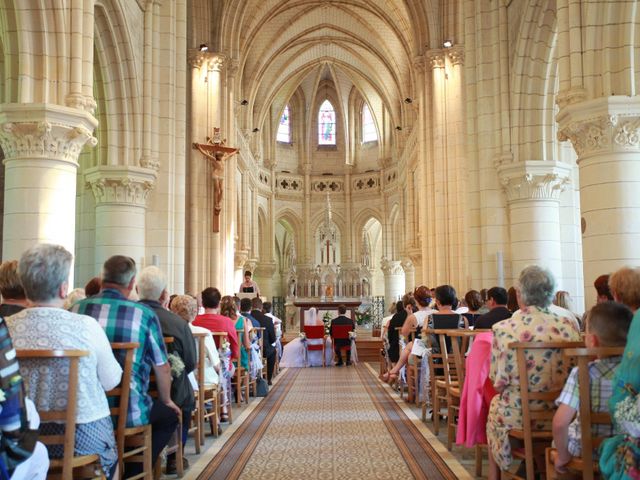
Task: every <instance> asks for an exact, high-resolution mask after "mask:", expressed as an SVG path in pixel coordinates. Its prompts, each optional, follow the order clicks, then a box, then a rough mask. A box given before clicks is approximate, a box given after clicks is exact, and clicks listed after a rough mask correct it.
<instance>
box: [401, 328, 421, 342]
mask: <svg viewBox="0 0 640 480" xmlns="http://www.w3.org/2000/svg"><path fill="white" fill-rule="evenodd" d="M425 328H426V327H425ZM396 331H397V332H398V337H400V335H402V327H396ZM416 331H417V329H415V328H412V329H411V330H409V337H408V338H407V342H410V341H411V340H413V337H415V336H416Z"/></svg>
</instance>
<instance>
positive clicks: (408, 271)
mask: <svg viewBox="0 0 640 480" xmlns="http://www.w3.org/2000/svg"><path fill="white" fill-rule="evenodd" d="M401 265H402V270H403V271H404V291H405V293H406V292H413V290H414V289H415V288H416V286H417V285H416V268H415V266H414V265H413V262H412V261H411V259H409V258H405V259H404V260H402V263H401Z"/></svg>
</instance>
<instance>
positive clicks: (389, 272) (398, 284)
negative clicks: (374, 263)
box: [381, 258, 405, 310]
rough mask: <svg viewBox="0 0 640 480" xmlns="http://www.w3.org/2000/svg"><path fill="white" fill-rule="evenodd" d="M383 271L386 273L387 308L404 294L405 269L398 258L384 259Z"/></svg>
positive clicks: (385, 297) (382, 263)
mask: <svg viewBox="0 0 640 480" xmlns="http://www.w3.org/2000/svg"><path fill="white" fill-rule="evenodd" d="M381 267H382V273H384V305H385V310H387V309H388V308H389V305H391V304H392V303H394V302H396V301H397V299H398V297H399V296H402V295H403V294H404V293H405V292H404V286H405V278H404V271H403V270H402V266H401V264H400V262H399V261H397V260H387V259H386V258H383V259H382V262H381Z"/></svg>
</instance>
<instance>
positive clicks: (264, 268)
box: [255, 262, 278, 278]
mask: <svg viewBox="0 0 640 480" xmlns="http://www.w3.org/2000/svg"><path fill="white" fill-rule="evenodd" d="M277 268H278V266H277V265H276V262H260V263H258V264H257V265H256V270H255V274H256V275H258V276H259V277H267V278H269V277H271V276H273V274H274V273H276V270H277Z"/></svg>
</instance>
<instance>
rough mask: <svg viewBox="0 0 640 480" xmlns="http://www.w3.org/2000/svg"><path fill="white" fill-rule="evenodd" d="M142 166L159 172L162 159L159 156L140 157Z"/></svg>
mask: <svg viewBox="0 0 640 480" xmlns="http://www.w3.org/2000/svg"><path fill="white" fill-rule="evenodd" d="M140 166H141V167H144V168H148V169H149V170H153V171H155V172H157V171H159V170H160V160H158V157H152V156H149V155H144V156H142V157H141V158H140Z"/></svg>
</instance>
